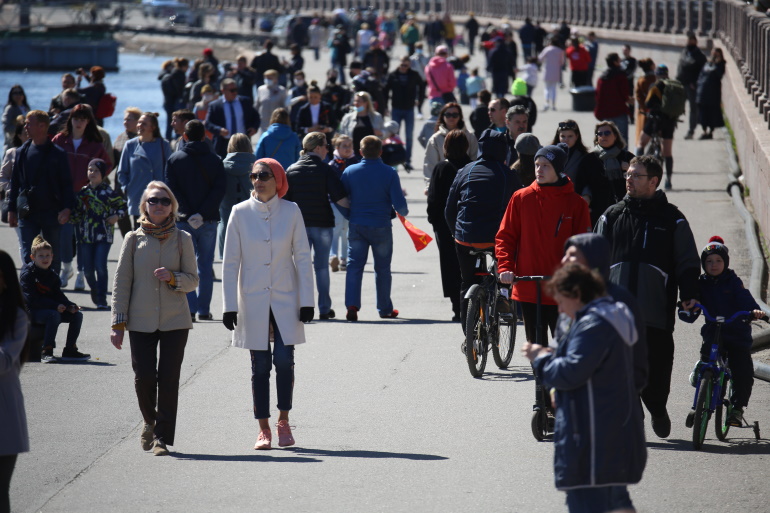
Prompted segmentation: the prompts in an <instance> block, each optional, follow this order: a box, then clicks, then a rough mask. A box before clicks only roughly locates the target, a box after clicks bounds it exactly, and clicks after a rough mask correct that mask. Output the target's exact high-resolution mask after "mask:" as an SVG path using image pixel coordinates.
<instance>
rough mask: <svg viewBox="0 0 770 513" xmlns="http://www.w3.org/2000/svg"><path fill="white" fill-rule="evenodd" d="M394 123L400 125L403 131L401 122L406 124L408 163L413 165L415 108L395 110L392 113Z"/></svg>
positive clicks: (399, 127)
mask: <svg viewBox="0 0 770 513" xmlns="http://www.w3.org/2000/svg"><path fill="white" fill-rule="evenodd" d="M391 117H392V118H393V121H395V122H396V123H398V129H399V130H401V121H404V123H406V141H405V142H406V163H407V164H411V163H412V134H413V133H414V107H412V108H411V109H393V110H392V111H391Z"/></svg>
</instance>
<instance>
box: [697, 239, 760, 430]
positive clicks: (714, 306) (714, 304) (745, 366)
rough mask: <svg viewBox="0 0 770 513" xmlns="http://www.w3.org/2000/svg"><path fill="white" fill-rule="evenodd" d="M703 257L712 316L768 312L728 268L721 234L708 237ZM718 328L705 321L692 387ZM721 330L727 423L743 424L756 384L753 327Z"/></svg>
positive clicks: (702, 283)
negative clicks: (727, 379) (728, 390)
mask: <svg viewBox="0 0 770 513" xmlns="http://www.w3.org/2000/svg"><path fill="white" fill-rule="evenodd" d="M700 259H701V265H702V266H703V270H704V271H705V273H703V274H701V275H700V278H699V279H698V286H699V288H700V297H701V304H703V306H705V307H706V309H707V310H708V312H709V314H711V316H712V317H717V316H723V317H726V318H729V317H730V316H732V315H733V314H735V312H738V311H741V310H751V311H752V312H753V313H754V318H755V319H759V318H761V317H763V316H764V315H765V313H764V312H763V311H762V310H760V309H759V305H758V304H757V302H756V301H755V300H754V298H753V297H752V296H751V292H749V291H748V289H746V288H745V287H744V286H743V282H742V281H741V279H740V278H738V275H737V274H735V271H733V270H732V269H730V268H729V267H728V266H729V265H730V254H729V252H728V250H727V246H725V243H724V240H723V239H722V238H721V237H719V236H717V235H715V236H713V237H711V238H710V239H709V242H708V244H707V245H706V246H705V247H704V248H703V250H702V251H701V255H700ZM715 328H716V325H715V324H713V323H710V322H706V323H705V324H704V325H703V328H701V336H703V345H701V348H700V355H701V357H700V361H699V362H698V363H697V364H696V365H695V369H694V370H693V372H692V374H691V375H690V383H692V384H693V386H695V383H696V380H697V379H700V376H699V374H700V372H699V371H700V367H701V364H702V363H703V362H708V361H709V356H710V353H711V344H712V342H713V336H714V332H715ZM721 333H722V349H723V351H724V352H725V353H726V354H727V361H728V363H729V365H730V371H731V372H732V375H733V393H732V397H730V402H731V403H732V405H733V409H732V411H731V412H730V415H729V416H728V417H727V424H728V425H730V426H735V427H740V426H741V425H742V424H743V409H744V408H745V407H746V406H748V404H749V397H750V396H751V389H752V387H753V386H754V365H753V363H752V362H751V326H750V325H749V324H746V323H742V322H733V323H730V324H725V325H723V326H722V332H721ZM692 414H693V413H691V414H690V415H692Z"/></svg>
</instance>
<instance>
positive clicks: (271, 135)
mask: <svg viewBox="0 0 770 513" xmlns="http://www.w3.org/2000/svg"><path fill="white" fill-rule="evenodd" d="M300 151H302V143H301V142H300V140H299V137H297V134H296V133H295V132H294V131H293V130H292V129H291V127H290V126H289V125H284V124H283V123H273V124H272V125H270V127H269V128H268V129H267V131H265V133H264V134H262V137H260V138H259V142H257V148H256V150H254V155H256V157H257V159H261V158H264V157H268V158H273V159H275V160H277V161H278V162H280V163H281V165H282V166H283V168H284V169H288V167H289V166H290V165H292V164H294V163H295V162H297V160H299V152H300Z"/></svg>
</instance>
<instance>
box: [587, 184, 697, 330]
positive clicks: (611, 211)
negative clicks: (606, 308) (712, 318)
mask: <svg viewBox="0 0 770 513" xmlns="http://www.w3.org/2000/svg"><path fill="white" fill-rule="evenodd" d="M594 231H595V232H596V233H599V234H601V235H604V236H605V237H606V238H607V240H608V241H609V242H610V245H611V246H612V251H611V256H610V263H611V267H610V278H609V279H610V281H612V282H613V283H617V284H619V285H623V286H624V287H626V288H627V289H628V290H629V291H630V292H631V294H633V295H634V296H636V298H637V299H638V300H639V306H640V307H641V310H642V316H643V318H644V322H645V323H646V324H647V326H652V327H654V328H658V329H667V330H669V331H673V329H674V316H675V311H674V309H675V304H676V293H677V287H678V288H679V295H680V296H681V298H682V299H685V300H689V299H698V297H699V293H698V276H699V274H700V259H699V257H698V250H697V249H696V247H695V239H694V238H693V235H692V231H691V230H690V225H689V224H688V223H687V219H685V217H684V215H683V214H682V213H681V212H680V211H679V209H678V208H676V206H674V205H672V204H671V203H669V202H668V199H667V198H666V194H665V193H664V192H663V191H656V192H655V194H654V195H653V196H652V197H651V198H649V199H638V198H631V197H629V196H626V197H625V198H623V201H620V202H619V203H616V204H615V205H613V206H611V207H610V208H608V209H607V211H606V212H605V213H604V214H603V215H602V216H601V217H600V218H599V221H598V222H597V223H596V228H595V230H594Z"/></svg>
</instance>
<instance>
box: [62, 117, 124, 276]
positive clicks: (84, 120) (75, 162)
mask: <svg viewBox="0 0 770 513" xmlns="http://www.w3.org/2000/svg"><path fill="white" fill-rule="evenodd" d="M51 142H52V143H54V144H55V145H56V146H58V147H59V148H61V149H62V150H64V151H65V152H66V153H67V160H69V165H70V175H71V176H72V192H73V193H75V194H77V193H78V192H80V189H82V188H83V187H84V186H85V185H87V184H88V163H89V162H91V161H92V160H93V159H102V160H103V161H104V162H105V163H106V164H107V170H106V172H105V173H104V175H105V176H107V174H109V172H110V171H111V170H112V159H111V158H110V156H109V155H107V151H106V150H105V149H104V145H103V144H102V136H101V134H100V133H99V130H98V125H97V124H96V118H95V117H94V113H93V110H91V106H90V105H88V104H85V103H81V104H79V105H75V107H74V108H73V109H72V112H71V113H70V116H69V119H67V124H66V125H65V126H64V128H62V129H61V132H59V133H58V134H56V135H55V136H54V138H53V139H51ZM74 237H75V225H73V224H69V223H66V224H63V225H62V227H61V262H62V268H61V272H60V278H61V286H62V288H65V287H66V286H67V283H68V282H69V279H70V277H71V276H72V275H73V270H72V259H73V258H74V256H75V255H74V254H73V250H72V248H73V244H72V240H73V238H74ZM77 267H78V275H77V278H76V279H75V290H83V289H85V287H86V285H85V274H84V273H83V266H82V265H81V264H80V263H78V266H77Z"/></svg>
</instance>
